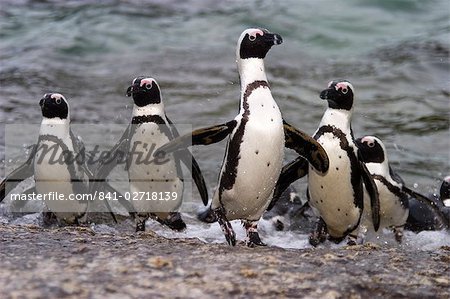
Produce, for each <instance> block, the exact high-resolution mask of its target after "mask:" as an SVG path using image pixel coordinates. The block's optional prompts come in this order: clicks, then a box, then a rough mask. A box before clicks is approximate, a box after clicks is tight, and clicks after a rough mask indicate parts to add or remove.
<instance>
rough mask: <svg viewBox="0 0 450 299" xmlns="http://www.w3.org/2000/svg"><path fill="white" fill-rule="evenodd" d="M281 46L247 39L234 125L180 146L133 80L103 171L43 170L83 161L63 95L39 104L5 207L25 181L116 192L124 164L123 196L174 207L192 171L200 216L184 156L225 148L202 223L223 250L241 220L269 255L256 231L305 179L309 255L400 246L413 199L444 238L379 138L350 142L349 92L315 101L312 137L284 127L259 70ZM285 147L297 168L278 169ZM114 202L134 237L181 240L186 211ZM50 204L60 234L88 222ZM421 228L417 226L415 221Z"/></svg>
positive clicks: (334, 84)
mask: <svg viewBox="0 0 450 299" xmlns="http://www.w3.org/2000/svg"><path fill="white" fill-rule="evenodd" d="M282 42H283V40H282V37H281V36H280V35H279V34H274V33H271V32H269V31H267V30H265V29H259V28H251V29H247V30H245V31H243V32H242V34H241V35H240V38H239V40H238V44H237V49H236V59H237V65H238V70H239V76H240V82H241V96H240V109H239V114H238V115H237V116H236V117H235V118H234V119H233V120H230V121H228V122H226V123H223V124H218V125H213V126H210V127H206V128H201V129H197V130H194V131H193V132H192V133H189V134H185V135H182V136H180V134H179V133H178V131H177V129H176V128H175V126H174V125H173V123H172V122H171V121H170V120H169V118H168V117H167V116H166V113H165V110H164V104H163V101H162V96H161V90H160V87H159V85H158V83H157V82H156V80H155V79H153V78H150V77H145V76H143V77H137V78H135V79H134V80H133V81H132V84H131V86H130V87H129V88H128V90H127V95H128V96H131V97H132V98H133V101H134V107H133V112H132V120H131V123H130V125H129V126H128V128H127V129H126V131H125V132H124V133H123V135H122V137H121V138H120V140H119V141H118V142H117V143H116V145H115V146H114V147H113V148H112V149H111V150H110V156H109V157H110V159H108V161H106V159H103V160H102V159H100V161H99V162H98V163H96V165H87V163H85V161H86V159H80V160H81V161H84V162H82V163H79V162H77V161H78V160H77V159H72V160H70V161H71V162H70V163H69V162H67V163H63V164H55V163H49V157H46V156H45V155H44V154H45V153H44V152H45V151H44V150H43V149H42V147H39V146H43V145H46V146H47V147H51V146H53V147H55V146H56V149H57V151H58V153H59V154H64V153H72V154H73V155H74V156H83V157H84V156H85V155H86V150H85V148H84V145H83V143H82V141H81V139H80V138H78V137H77V136H75V134H73V133H72V131H71V129H70V110H69V104H68V102H67V100H66V98H65V97H64V96H63V95H61V94H58V93H48V94H45V95H44V97H43V98H42V99H41V100H40V103H39V105H40V107H41V110H42V116H43V119H42V122H41V127H40V132H39V139H38V142H37V145H38V146H36V147H34V148H33V150H32V152H31V154H30V157H29V158H28V160H27V161H26V162H25V163H24V164H23V165H22V166H20V167H19V168H17V169H16V170H14V171H13V172H12V173H11V174H9V175H8V176H7V177H6V178H5V179H4V180H3V181H2V182H1V185H0V201H1V200H3V199H4V198H5V197H6V195H7V194H8V193H9V192H11V191H12V190H13V189H14V188H15V187H16V186H17V185H18V184H19V183H20V182H21V181H23V180H24V179H26V178H28V177H31V176H34V181H35V185H34V186H33V187H32V188H31V189H29V190H26V191H25V193H30V192H36V193H40V194H45V193H48V192H55V191H58V192H60V193H63V194H69V193H88V192H93V190H103V191H106V192H115V191H116V189H115V187H114V186H112V185H111V184H110V182H109V181H108V175H109V174H110V173H111V171H112V170H113V169H114V168H115V167H116V166H117V165H118V163H119V160H120V157H123V156H125V157H126V163H127V171H128V181H129V191H130V193H136V192H175V194H178V195H179V198H180V199H181V197H182V193H183V186H184V182H183V174H182V167H181V163H183V164H185V165H187V166H188V167H187V168H188V169H189V170H190V171H191V174H192V177H193V180H194V182H195V184H196V186H197V188H198V190H199V194H200V196H201V199H202V201H203V203H204V205H205V206H206V205H207V204H208V200H209V197H208V192H207V187H206V185H205V181H204V179H203V176H202V174H201V171H200V167H199V165H198V163H197V161H196V160H195V158H194V157H193V156H192V154H191V152H190V151H189V149H188V147H189V146H195V145H209V144H213V143H217V142H220V141H221V140H224V139H225V138H228V142H227V144H226V149H225V156H224V159H223V163H222V167H221V171H220V174H219V178H218V185H217V188H216V190H215V192H214V195H213V196H212V201H211V203H210V205H209V206H208V209H207V210H206V211H205V212H204V213H203V215H202V217H201V219H203V220H204V221H206V222H214V221H217V222H218V223H219V225H220V227H221V229H222V231H223V233H224V235H225V238H226V240H227V242H228V243H229V244H230V245H235V244H236V235H235V232H234V230H233V227H232V225H231V224H230V221H231V220H236V219H239V220H241V221H242V223H243V226H244V228H245V230H246V239H245V244H246V245H247V246H249V247H254V246H264V245H265V243H264V242H263V241H262V240H261V238H260V236H259V233H258V229H257V227H258V221H259V220H260V219H261V217H262V215H263V214H264V213H265V212H266V211H267V210H270V209H272V208H273V207H274V206H277V205H280V204H282V203H280V202H277V201H278V199H280V198H282V197H283V196H282V194H284V193H286V192H285V190H286V189H287V188H288V187H289V186H290V185H291V184H292V183H293V182H294V181H296V180H298V179H300V178H302V177H304V176H307V184H308V189H307V199H308V201H307V205H308V206H309V208H310V209H312V211H313V212H314V214H315V215H316V216H317V219H318V220H317V223H316V227H315V229H314V230H313V232H312V233H311V234H310V237H309V240H310V243H311V244H312V245H314V246H316V245H318V244H319V243H321V242H324V241H325V240H327V239H328V240H331V241H334V242H341V241H343V240H344V239H347V243H348V244H357V243H361V242H363V241H364V236H365V233H366V232H367V230H373V231H378V230H379V229H380V228H390V229H392V230H393V231H394V235H395V239H396V240H397V241H398V242H401V240H402V234H403V229H404V227H405V225H406V223H407V218H408V215H409V202H410V200H411V199H412V198H414V199H416V200H418V205H421V208H422V209H423V210H428V211H429V212H430V211H431V212H430V213H431V215H432V216H431V217H432V219H433V221H434V220H435V219H438V220H439V222H440V223H441V226H440V227H445V228H448V227H449V219H450V215H449V214H450V213H449V212H448V211H449V209H450V207H446V206H445V205H444V201H443V200H444V198H442V201H441V200H431V199H428V198H427V197H425V196H422V195H420V194H418V193H416V192H414V191H413V190H411V189H409V188H407V187H406V186H405V185H404V182H403V181H402V180H401V178H400V177H399V176H398V175H397V174H395V173H394V172H393V171H392V169H391V167H390V166H389V161H388V157H387V153H386V148H385V146H384V144H383V142H382V141H381V140H380V139H379V138H377V137H374V136H365V137H363V138H359V139H355V138H354V136H353V132H352V128H351V117H352V112H353V107H354V93H355V90H354V87H353V86H352V84H351V83H350V82H349V81H347V80H334V81H331V82H330V83H329V84H328V86H327V87H326V89H324V90H323V91H322V92H321V93H320V98H321V99H323V100H326V101H327V102H328V108H327V109H326V111H325V113H324V115H323V117H322V120H321V122H320V124H319V128H318V129H317V131H316V132H315V134H314V135H313V137H311V136H309V135H307V134H305V133H304V132H302V131H300V130H299V129H297V128H295V127H294V126H292V125H290V124H289V123H287V122H286V120H285V119H283V117H282V114H281V112H280V109H279V107H278V105H277V103H276V101H275V100H274V99H273V97H272V94H271V90H270V85H269V83H268V80H267V77H266V73H265V69H264V58H265V57H266V55H267V53H268V52H269V50H270V49H271V48H272V46H274V45H279V44H281V43H282ZM148 144H155V145H156V148H158V150H157V151H156V152H155V153H154V156H155V157H157V156H163V157H165V158H166V160H165V161H166V162H165V163H162V164H158V165H157V164H154V163H153V164H152V163H150V164H143V163H138V161H137V160H136V159H137V158H136V156H135V155H129V153H130V151H131V149H133V150H138V151H140V152H142V153H143V154H144V155H146V154H147V153H148V152H149V151H151V149H150V148H149V147H148ZM285 147H287V148H290V149H293V150H294V151H295V152H296V153H297V154H298V155H299V156H298V158H296V159H295V160H294V161H292V162H290V163H288V164H287V165H285V166H283V160H284V148H285ZM47 156H49V155H47ZM111 157H113V158H112V159H111ZM67 161H68V160H67ZM449 181H450V178H446V179H445V180H444V183H443V187H442V188H441V189H443V190H444V191H442V192H443V193H442V195H441V196H444V197H445V198H448V197H449V195H448V193H449V185H450V182H449ZM444 186H445V187H444ZM119 202H120V203H121V204H122V205H123V206H124V207H125V208H126V209H127V210H128V211H129V212H130V215H132V216H133V217H134V219H135V224H136V231H144V230H145V222H146V220H147V219H148V218H149V217H151V218H153V219H156V220H158V221H159V222H161V223H163V224H165V225H167V226H169V227H170V228H172V229H175V230H183V229H185V228H186V224H185V223H184V221H183V220H182V218H181V214H180V213H179V211H178V209H179V208H180V205H181V200H174V201H159V200H141V201H133V202H130V201H128V200H125V199H123V198H122V200H120V201H119ZM45 204H46V208H47V210H48V214H50V215H52V216H55V217H56V219H57V221H58V223H67V224H78V223H80V222H83V221H86V217H87V215H88V214H89V213H87V212H89V204H90V203H89V202H83V201H70V202H67V201H65V202H56V201H55V202H53V201H46V202H45ZM105 204H107V205H108V202H107V201H105ZM108 208H109V209H110V212H111V215H112V217H114V218H115V216H114V213H113V212H112V210H111V208H110V207H109V206H108ZM418 219H419V220H418V221H419V222H420V216H418Z"/></svg>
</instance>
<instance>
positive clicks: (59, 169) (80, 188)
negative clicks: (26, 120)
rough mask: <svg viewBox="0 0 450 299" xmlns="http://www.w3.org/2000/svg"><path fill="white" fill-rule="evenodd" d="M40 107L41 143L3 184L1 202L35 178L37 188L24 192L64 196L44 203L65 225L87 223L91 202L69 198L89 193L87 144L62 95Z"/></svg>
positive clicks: (45, 99) (42, 102) (50, 96)
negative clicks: (76, 129)
mask: <svg viewBox="0 0 450 299" xmlns="http://www.w3.org/2000/svg"><path fill="white" fill-rule="evenodd" d="M39 105H40V107H41V110H42V122H41V126H40V130H39V138H38V142H37V144H36V145H35V146H34V147H33V148H32V151H31V154H30V156H29V158H28V160H27V161H26V162H25V163H24V164H23V165H21V166H20V167H18V168H17V169H16V170H14V171H13V172H12V173H11V174H9V175H8V176H7V177H6V178H5V179H4V180H3V181H2V182H1V183H0V201H2V200H3V199H4V198H5V196H6V195H7V194H8V193H9V192H10V191H11V190H12V189H13V188H15V187H16V186H17V185H18V184H19V183H20V182H21V181H23V180H25V179H27V178H29V177H31V176H33V175H34V181H35V186H33V187H32V188H30V189H28V190H26V191H25V192H24V193H26V194H30V193H36V194H41V195H47V194H60V195H63V196H64V199H66V200H63V201H61V200H44V203H45V206H46V208H47V209H48V210H49V211H50V212H51V213H52V214H53V215H54V216H56V219H57V220H58V222H59V223H60V224H62V225H63V224H68V225H72V224H79V223H80V222H84V221H86V216H87V211H88V201H82V200H67V199H69V198H70V195H72V194H88V193H89V180H90V179H91V178H92V170H91V169H89V167H88V165H87V163H86V161H87V159H85V154H86V153H85V147H84V144H83V142H82V141H81V139H79V138H78V137H76V136H75V135H74V133H73V132H72V130H71V128H70V109H69V103H68V101H67V100H66V98H65V97H64V96H63V95H62V94H59V93H46V94H45V95H44V97H43V98H42V99H41V100H40V101H39ZM105 204H107V202H105ZM108 209H109V211H110V213H111V215H112V217H113V219H114V221H116V219H115V217H114V214H112V212H111V210H110V207H109V206H108ZM45 215H47V216H48V214H47V213H46V214H45ZM50 217H51V216H50Z"/></svg>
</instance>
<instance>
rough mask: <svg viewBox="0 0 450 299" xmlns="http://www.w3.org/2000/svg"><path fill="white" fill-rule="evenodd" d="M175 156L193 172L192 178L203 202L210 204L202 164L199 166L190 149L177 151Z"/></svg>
mask: <svg viewBox="0 0 450 299" xmlns="http://www.w3.org/2000/svg"><path fill="white" fill-rule="evenodd" d="M174 154H175V156H176V157H177V158H178V159H180V160H181V161H182V162H183V163H184V165H186V167H187V168H188V169H189V171H190V172H191V175H192V178H193V179H194V182H195V185H196V186H197V189H198V192H199V193H200V197H201V198H202V202H203V204H204V205H205V206H207V205H208V199H209V198H208V188H206V183H205V179H204V177H203V174H202V171H201V170H200V166H198V163H197V160H195V158H194V156H192V154H191V152H190V151H189V150H188V149H183V150H181V151H178V152H175V153H174Z"/></svg>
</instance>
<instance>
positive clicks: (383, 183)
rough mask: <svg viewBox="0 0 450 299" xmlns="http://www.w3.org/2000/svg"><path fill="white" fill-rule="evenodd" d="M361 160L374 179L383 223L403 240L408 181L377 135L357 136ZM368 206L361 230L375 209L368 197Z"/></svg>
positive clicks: (381, 222)
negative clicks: (406, 184)
mask: <svg viewBox="0 0 450 299" xmlns="http://www.w3.org/2000/svg"><path fill="white" fill-rule="evenodd" d="M355 142H356V146H357V147H358V149H359V152H360V157H361V160H362V161H363V162H364V163H365V164H366V166H367V169H368V170H369V172H370V174H371V176H372V178H373V179H374V181H375V183H376V185H377V189H378V194H379V199H380V227H381V228H391V229H392V230H393V232H394V236H395V240H396V241H397V242H398V243H401V242H402V237H403V229H404V227H405V224H406V219H408V214H409V195H408V194H407V193H406V192H404V191H403V187H404V181H403V180H402V178H401V177H400V176H399V175H398V174H396V173H395V172H394V171H393V169H392V168H391V167H390V165H389V160H388V157H387V151H386V147H385V146H384V144H383V142H382V141H381V140H380V139H379V138H377V137H375V136H365V137H362V138H359V139H356V141H355ZM365 200H366V202H365V206H364V207H365V210H364V216H363V220H362V221H361V222H362V223H361V224H360V227H361V229H360V231H361V233H363V234H364V233H365V231H366V229H367V228H368V227H370V215H371V209H370V205H369V203H368V202H367V197H365Z"/></svg>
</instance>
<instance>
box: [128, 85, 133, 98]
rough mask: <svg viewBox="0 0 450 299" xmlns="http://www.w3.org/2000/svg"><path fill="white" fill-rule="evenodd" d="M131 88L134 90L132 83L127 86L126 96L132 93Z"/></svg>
mask: <svg viewBox="0 0 450 299" xmlns="http://www.w3.org/2000/svg"><path fill="white" fill-rule="evenodd" d="M133 90H134V86H133V85H131V86H129V87H128V88H127V97H131V95H132V94H133Z"/></svg>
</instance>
